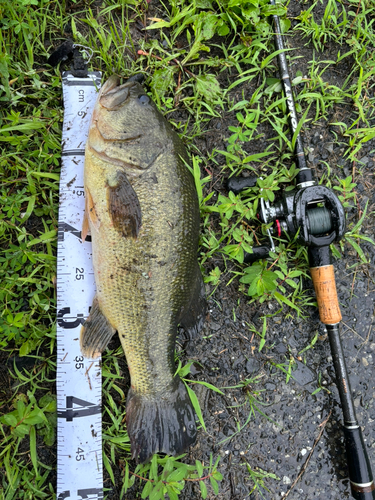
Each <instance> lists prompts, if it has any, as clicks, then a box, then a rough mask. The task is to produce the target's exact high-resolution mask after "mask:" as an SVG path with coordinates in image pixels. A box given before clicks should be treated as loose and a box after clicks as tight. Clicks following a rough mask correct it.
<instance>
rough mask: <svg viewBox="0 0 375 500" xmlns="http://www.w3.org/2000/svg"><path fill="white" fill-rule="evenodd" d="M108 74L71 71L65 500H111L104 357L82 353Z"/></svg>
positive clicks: (66, 135)
mask: <svg viewBox="0 0 375 500" xmlns="http://www.w3.org/2000/svg"><path fill="white" fill-rule="evenodd" d="M100 80H101V73H100V72H91V73H88V77H87V78H76V77H74V76H73V75H72V74H71V73H70V72H65V73H63V96H64V108H65V112H64V124H63V132H62V166H61V178H60V209H59V230H58V251H57V380H56V386H57V388H56V391H57V495H56V496H57V500H63V499H70V500H82V499H89V500H100V499H102V498H103V467H102V418H101V401H102V397H101V394H102V380H101V358H97V359H95V360H89V359H86V358H84V357H83V356H82V354H81V351H80V348H79V335H80V330H81V325H82V323H83V322H84V321H85V319H86V318H87V316H88V314H89V308H90V307H91V304H92V301H93V298H94V294H95V280H94V271H93V267H92V260H91V259H92V255H91V238H90V237H89V236H88V237H87V238H86V241H85V242H82V240H81V227H82V219H83V213H84V205H85V202H84V190H83V166H84V159H85V144H86V140H87V135H88V129H89V124H90V119H91V114H92V110H93V107H94V104H95V101H96V99H97V96H98V94H97V89H98V87H100Z"/></svg>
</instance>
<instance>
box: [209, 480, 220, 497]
mask: <svg viewBox="0 0 375 500" xmlns="http://www.w3.org/2000/svg"><path fill="white" fill-rule="evenodd" d="M210 483H211V486H212V489H213V490H214V493H215V495H218V494H219V485H218V484H217V481H216V480H215V479H214V478H213V476H210Z"/></svg>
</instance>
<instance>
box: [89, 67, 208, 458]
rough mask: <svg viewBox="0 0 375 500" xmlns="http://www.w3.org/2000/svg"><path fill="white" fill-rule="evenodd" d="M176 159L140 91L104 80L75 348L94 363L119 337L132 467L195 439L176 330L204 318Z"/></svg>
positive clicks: (186, 185)
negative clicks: (86, 310)
mask: <svg viewBox="0 0 375 500" xmlns="http://www.w3.org/2000/svg"><path fill="white" fill-rule="evenodd" d="M130 80H131V79H130ZM183 159H184V160H185V161H188V157H187V154H186V150H185V147H184V145H183V143H182V141H181V140H180V138H179V137H178V135H177V134H176V133H175V132H174V131H173V130H172V128H171V127H170V125H169V124H168V122H167V121H166V120H165V118H164V117H163V116H162V115H161V113H160V112H159V111H158V109H157V108H156V106H155V104H154V103H153V102H152V101H151V100H150V98H149V97H148V96H147V95H146V94H145V91H144V90H143V88H142V86H141V85H140V84H139V83H138V82H137V81H135V80H133V81H128V82H126V83H125V84H123V85H120V84H119V79H118V78H117V77H114V76H112V77H110V78H109V80H108V81H107V82H106V83H105V84H104V86H103V87H102V89H101V91H100V93H99V96H98V100H97V102H96V105H95V108H94V111H93V115H92V121H91V125H90V129H89V136H88V140H87V144H86V153H85V172H84V184H85V203H86V209H85V219H84V223H83V230H82V237H83V238H85V236H86V234H87V232H88V230H90V232H91V238H92V252H93V266H94V273H95V282H96V288H97V291H96V296H95V298H94V301H93V304H92V308H91V311H90V315H89V317H88V319H87V321H86V322H85V324H84V325H83V327H82V331H81V339H80V342H81V350H82V353H83V354H84V355H85V356H86V357H88V358H94V357H96V356H98V355H99V353H101V352H102V351H103V350H104V349H105V348H106V346H107V344H108V342H109V341H110V339H111V337H112V336H113V334H114V333H115V332H116V331H117V332H118V334H119V337H120V340H121V344H122V346H123V349H124V352H125V356H126V360H127V364H128V367H129V372H130V376H131V388H130V390H129V393H128V396H127V403H126V423H127V430H128V434H129V438H130V443H131V450H132V456H133V458H135V459H137V460H138V461H139V462H145V461H147V460H148V459H149V458H150V457H151V456H152V455H153V454H154V453H158V452H163V453H166V454H171V455H173V454H179V453H181V452H182V451H183V450H185V449H186V448H187V447H188V446H189V445H191V444H192V443H193V442H194V441H195V438H196V432H197V431H196V425H195V416H194V410H193V407H192V404H191V401H190V398H189V396H188V394H187V391H186V388H185V386H184V384H183V382H182V381H181V379H180V378H179V376H176V375H175V371H176V367H175V362H174V349H175V340H176V334H177V326H178V324H181V325H182V326H183V327H184V328H185V330H186V331H187V332H188V334H189V336H193V335H194V334H196V333H197V332H198V331H199V329H200V328H201V326H202V324H203V321H204V316H205V298H204V286H203V281H202V276H201V273H200V269H199V266H198V262H197V248H198V236H199V206H198V198H197V193H196V189H195V185H194V180H193V177H192V175H191V173H190V172H189V170H188V169H187V167H186V165H185V164H184V161H183Z"/></svg>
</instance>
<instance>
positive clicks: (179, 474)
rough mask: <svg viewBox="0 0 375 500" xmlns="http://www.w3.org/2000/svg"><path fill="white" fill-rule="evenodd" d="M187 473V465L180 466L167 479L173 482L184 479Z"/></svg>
mask: <svg viewBox="0 0 375 500" xmlns="http://www.w3.org/2000/svg"><path fill="white" fill-rule="evenodd" d="M186 475H187V467H186V466H185V467H179V468H178V469H176V470H174V471H173V472H171V474H169V476H168V477H167V481H169V482H172V481H182V480H183V479H184V478H185V477H186Z"/></svg>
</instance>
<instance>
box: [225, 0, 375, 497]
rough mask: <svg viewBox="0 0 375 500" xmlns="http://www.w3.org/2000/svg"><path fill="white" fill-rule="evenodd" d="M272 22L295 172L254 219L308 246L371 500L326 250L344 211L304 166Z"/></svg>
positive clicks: (351, 465) (350, 457)
mask: <svg viewBox="0 0 375 500" xmlns="http://www.w3.org/2000/svg"><path fill="white" fill-rule="evenodd" d="M270 3H271V5H274V6H275V5H276V2H275V0H270ZM273 20H274V28H275V43H276V48H277V49H278V51H281V52H280V53H279V54H278V56H277V57H278V62H279V70H280V76H281V80H282V84H283V88H284V93H285V96H286V101H287V106H288V111H289V118H290V128H291V133H292V136H294V135H296V138H295V150H294V153H295V159H296V164H297V167H298V169H299V172H298V174H297V177H296V181H297V184H296V189H295V190H293V191H289V192H286V193H284V194H283V195H282V197H281V199H280V200H279V201H278V202H277V203H275V204H273V205H270V203H269V201H265V200H263V199H261V209H260V214H259V217H260V220H261V222H263V223H264V224H269V223H271V222H272V223H274V225H275V227H274V230H273V232H275V233H276V234H277V235H278V236H280V235H281V232H282V230H283V231H285V232H286V233H288V234H289V235H291V236H296V235H297V238H298V240H299V242H300V243H301V244H303V245H306V246H307V248H308V258H309V266H310V272H311V277H312V281H313V284H314V289H315V294H316V299H317V303H318V308H319V316H320V321H321V322H322V323H324V325H325V326H326V329H327V332H328V337H329V343H330V347H331V353H332V358H333V365H334V368H335V373H336V384H337V387H338V390H339V395H340V401H341V407H342V412H343V417H344V425H343V430H344V435H345V445H346V459H347V464H348V469H349V479H350V486H351V491H352V496H353V498H355V499H356V500H375V485H374V480H373V476H372V471H371V465H370V461H369V458H368V455H367V451H366V448H365V443H364V440H363V436H362V431H361V428H360V426H359V423H358V420H357V417H356V414H355V409H354V403H353V398H352V396H351V389H350V381H349V377H348V373H347V370H346V365H345V357H344V352H343V348H342V344H341V340H340V322H341V319H342V316H341V312H340V307H339V303H338V297H337V292H336V284H335V275H334V268H333V265H332V254H331V250H330V247H329V245H330V244H331V243H333V242H334V241H336V242H337V241H339V240H340V239H341V238H342V236H343V235H344V233H345V212H344V209H343V207H342V205H341V203H340V200H339V199H338V198H337V196H336V195H335V193H334V192H333V191H331V190H330V189H328V188H327V187H325V186H319V185H317V183H316V182H315V180H314V179H313V176H312V172H311V169H310V168H309V167H308V166H307V162H306V158H305V153H304V149H303V143H302V138H301V136H300V134H299V131H297V125H298V119H297V113H296V109H295V105H294V99H293V94H292V87H291V82H290V77H289V72H288V66H287V62H286V57H285V51H284V44H283V40H282V36H281V29H280V22H279V18H278V16H277V15H273ZM256 182H257V178H256V177H237V178H236V177H234V178H231V179H230V180H229V181H228V189H229V190H231V191H233V192H234V193H235V194H238V193H239V192H241V191H242V190H244V189H246V188H249V187H254V186H255V185H256ZM268 237H269V240H270V244H269V245H261V246H255V247H253V253H251V254H248V253H247V254H245V257H244V261H245V262H255V261H256V260H258V259H263V258H267V257H268V256H269V252H270V251H274V248H275V247H274V243H273V239H272V234H271V231H270V230H268Z"/></svg>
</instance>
